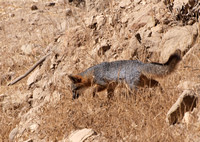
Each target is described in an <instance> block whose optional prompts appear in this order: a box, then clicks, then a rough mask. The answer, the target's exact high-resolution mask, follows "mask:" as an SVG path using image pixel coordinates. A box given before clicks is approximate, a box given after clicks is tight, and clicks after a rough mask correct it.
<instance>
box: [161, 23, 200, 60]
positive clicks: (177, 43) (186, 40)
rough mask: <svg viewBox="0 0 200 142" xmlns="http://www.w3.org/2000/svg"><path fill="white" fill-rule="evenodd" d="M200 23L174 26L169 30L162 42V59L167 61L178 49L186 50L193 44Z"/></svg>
mask: <svg viewBox="0 0 200 142" xmlns="http://www.w3.org/2000/svg"><path fill="white" fill-rule="evenodd" d="M197 26H198V25H196V24H194V25H193V26H184V27H179V26H176V27H173V28H171V29H170V30H168V31H167V32H166V33H165V34H164V35H163V37H162V42H161V44H160V47H161V48H160V51H161V61H162V62H164V61H166V60H167V59H168V58H169V56H170V55H171V54H172V53H173V52H174V51H175V50H176V49H180V50H181V51H182V52H186V51H188V50H189V48H191V47H192V46H193V44H194V43H195V41H196V38H197V35H198V28H197Z"/></svg>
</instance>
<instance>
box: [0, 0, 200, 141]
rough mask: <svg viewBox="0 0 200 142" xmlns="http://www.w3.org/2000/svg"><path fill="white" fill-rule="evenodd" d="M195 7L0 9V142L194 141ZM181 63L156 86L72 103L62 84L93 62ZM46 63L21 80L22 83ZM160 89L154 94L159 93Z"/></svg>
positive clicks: (66, 4) (198, 126)
mask: <svg viewBox="0 0 200 142" xmlns="http://www.w3.org/2000/svg"><path fill="white" fill-rule="evenodd" d="M199 9H200V3H199V2H198V0H173V1H171V0H119V1H113V0H69V1H68V0H57V1H53V0H52V1H50V0H41V1H39V0H27V1H14V0H10V1H0V19H1V20H0V55H1V56H0V126H1V129H0V140H1V141H27V142H31V141H60V142H61V141H63V142H64V141H141V142H142V141H145V142H146V141H149V142H152V141H153V142H154V141H169V142H174V141H177V142H183V141H185V142H190V141H195V142H198V141H200V132H199V130H200V113H199V110H200V107H199V102H198V98H199V94H200V89H199V87H200V42H199V41H200V36H199V32H200V24H199V14H200V11H199ZM176 49H180V50H181V51H182V61H181V62H180V64H179V66H178V68H177V70H176V71H175V72H174V73H173V74H172V75H170V76H167V77H165V78H163V79H157V80H158V81H159V83H160V86H158V87H155V88H140V89H139V90H138V92H137V94H136V98H135V97H133V96H129V95H128V93H127V92H128V91H127V89H126V88H125V87H124V88H120V87H118V88H117V89H116V90H115V93H114V94H115V96H114V98H113V100H111V101H109V100H108V99H107V97H106V92H101V93H99V94H98V96H96V97H95V98H93V97H92V95H91V94H92V93H91V90H90V89H88V90H87V91H86V92H85V93H84V94H83V95H82V96H80V98H79V99H78V100H72V93H71V89H70V80H69V79H68V77H67V75H69V74H72V73H79V72H81V71H83V70H84V69H86V68H88V67H90V66H92V65H95V64H98V63H101V62H103V61H115V60H120V59H128V60H132V59H138V60H141V61H143V62H161V63H163V62H165V61H166V60H167V59H168V57H169V56H170V54H172V53H173V52H174V51H175V50H176ZM47 54H50V55H49V56H47V57H46V58H45V61H44V62H43V63H42V64H40V65H39V66H38V67H37V68H36V69H35V70H34V71H33V72H31V74H30V75H29V76H28V77H26V78H24V79H22V80H21V81H19V82H18V83H16V84H13V85H10V86H8V85H7V84H8V83H10V82H11V81H13V80H14V79H15V78H17V77H18V76H20V75H23V74H25V73H26V71H27V70H29V69H30V68H31V67H32V66H33V65H34V64H35V63H36V62H37V61H38V60H40V59H41V58H42V57H43V56H45V55H47ZM161 88H162V89H161Z"/></svg>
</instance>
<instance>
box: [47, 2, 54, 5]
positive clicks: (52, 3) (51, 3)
mask: <svg viewBox="0 0 200 142" xmlns="http://www.w3.org/2000/svg"><path fill="white" fill-rule="evenodd" d="M55 5H56V3H55V2H50V3H48V4H47V6H55Z"/></svg>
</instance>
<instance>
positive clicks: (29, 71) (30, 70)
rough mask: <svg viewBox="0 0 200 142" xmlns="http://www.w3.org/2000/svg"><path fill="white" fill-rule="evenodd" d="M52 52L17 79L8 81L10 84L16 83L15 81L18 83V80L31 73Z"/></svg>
mask: <svg viewBox="0 0 200 142" xmlns="http://www.w3.org/2000/svg"><path fill="white" fill-rule="evenodd" d="M50 54H51V52H50V53H48V54H46V55H45V56H43V57H42V58H41V59H40V60H39V61H37V62H36V63H35V64H34V65H33V67H32V68H30V69H29V70H28V71H27V72H26V73H25V74H23V75H21V76H19V77H18V78H16V79H15V80H13V81H11V82H10V83H8V86H10V85H14V84H15V83H17V82H18V81H20V80H22V79H23V78H25V77H26V76H27V75H29V74H30V73H31V72H32V71H33V70H34V69H35V68H36V67H37V66H38V65H40V64H41V63H42V62H44V61H45V59H46V58H47V57H48V56H49V55H50Z"/></svg>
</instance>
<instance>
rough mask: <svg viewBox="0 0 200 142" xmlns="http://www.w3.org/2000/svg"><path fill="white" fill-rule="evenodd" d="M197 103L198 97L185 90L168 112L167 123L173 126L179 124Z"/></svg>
mask: <svg viewBox="0 0 200 142" xmlns="http://www.w3.org/2000/svg"><path fill="white" fill-rule="evenodd" d="M197 101H198V97H197V95H196V94H195V93H194V92H193V91H189V90H185V91H184V92H183V93H182V94H181V95H180V97H179V98H178V100H177V101H176V102H175V103H174V104H173V105H172V107H171V108H170V110H169V111H168V113H167V118H166V121H167V123H168V124H169V125H174V124H176V123H179V122H181V121H182V119H183V116H184V114H185V113H186V112H188V111H192V110H193V109H194V108H195V107H196V106H197Z"/></svg>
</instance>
